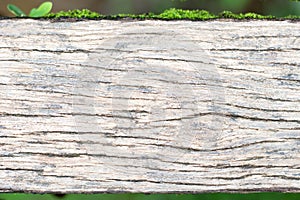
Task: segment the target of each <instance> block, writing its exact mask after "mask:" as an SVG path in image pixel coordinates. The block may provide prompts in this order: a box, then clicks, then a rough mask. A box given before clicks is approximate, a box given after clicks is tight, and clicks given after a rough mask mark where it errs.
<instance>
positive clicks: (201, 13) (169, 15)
mask: <svg viewBox="0 0 300 200" xmlns="http://www.w3.org/2000/svg"><path fill="white" fill-rule="evenodd" d="M46 18H87V19H123V18H131V19H160V20H209V19H222V18H226V19H228V18H229V19H238V20H243V19H300V16H291V15H290V16H287V17H285V18H276V17H275V16H271V15H267V16H265V15H260V14H256V13H245V14H243V13H240V14H235V13H232V12H230V11H223V12H221V13H220V14H219V15H214V14H212V13H210V12H208V11H206V10H182V9H175V8H171V9H168V10H165V11H164V12H163V13H161V14H154V13H146V14H139V15H134V14H118V15H101V14H99V13H97V12H92V11H90V10H87V9H83V10H70V11H61V12H58V13H50V14H48V15H47V16H46Z"/></svg>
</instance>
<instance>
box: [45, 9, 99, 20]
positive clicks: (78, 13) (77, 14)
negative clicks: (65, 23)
mask: <svg viewBox="0 0 300 200" xmlns="http://www.w3.org/2000/svg"><path fill="white" fill-rule="evenodd" d="M62 17H68V18H88V19H97V18H103V15H101V14H99V13H97V12H92V11H90V10H88V9H83V10H69V11H60V12H57V13H50V14H48V15H47V16H46V18H62Z"/></svg>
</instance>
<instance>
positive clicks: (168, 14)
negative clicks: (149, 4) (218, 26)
mask: <svg viewBox="0 0 300 200" xmlns="http://www.w3.org/2000/svg"><path fill="white" fill-rule="evenodd" d="M217 17H218V16H216V15H214V14H211V13H209V12H208V11H206V10H182V9H175V8H171V9H168V10H165V11H164V12H163V13H161V14H159V15H157V16H156V18H158V19H166V20H169V19H190V20H208V19H215V18H217Z"/></svg>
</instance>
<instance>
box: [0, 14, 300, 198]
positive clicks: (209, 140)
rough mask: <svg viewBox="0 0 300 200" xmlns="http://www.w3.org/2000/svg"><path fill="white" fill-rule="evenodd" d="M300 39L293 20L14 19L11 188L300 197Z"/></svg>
mask: <svg viewBox="0 0 300 200" xmlns="http://www.w3.org/2000/svg"><path fill="white" fill-rule="evenodd" d="M299 37H300V24H299V22H296V23H293V22H289V21H243V22H236V21H208V22H190V21H168V22H166V21H148V20H147V21H106V20H101V21H82V22H76V23H71V22H50V21H39V20H30V19H26V20H2V21H0V38H1V40H0V138H1V140H0V144H1V146H0V177H1V179H0V191H1V192H16V191H25V192H37V193H44V192H60V193H68V192H75V193H89V192H208V191H214V192H216V191H231V192H247V191H285V192H290V191H296V192H299V191H300V150H299V144H300V134H299V130H300V94H299V91H300V87H299V86H300V77H299V74H300V56H299V53H300V51H299V50H300V48H299V46H300V39H299Z"/></svg>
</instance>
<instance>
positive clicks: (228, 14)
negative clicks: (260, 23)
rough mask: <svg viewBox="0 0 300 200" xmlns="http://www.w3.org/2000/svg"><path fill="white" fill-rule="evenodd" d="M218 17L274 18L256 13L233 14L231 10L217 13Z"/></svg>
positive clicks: (273, 17)
mask: <svg viewBox="0 0 300 200" xmlns="http://www.w3.org/2000/svg"><path fill="white" fill-rule="evenodd" d="M219 18H231V19H275V16H272V15H267V16H265V15H259V14H256V13H245V14H243V13H240V14H235V13H232V12H231V11H223V12H221V13H220V14H219Z"/></svg>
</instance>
